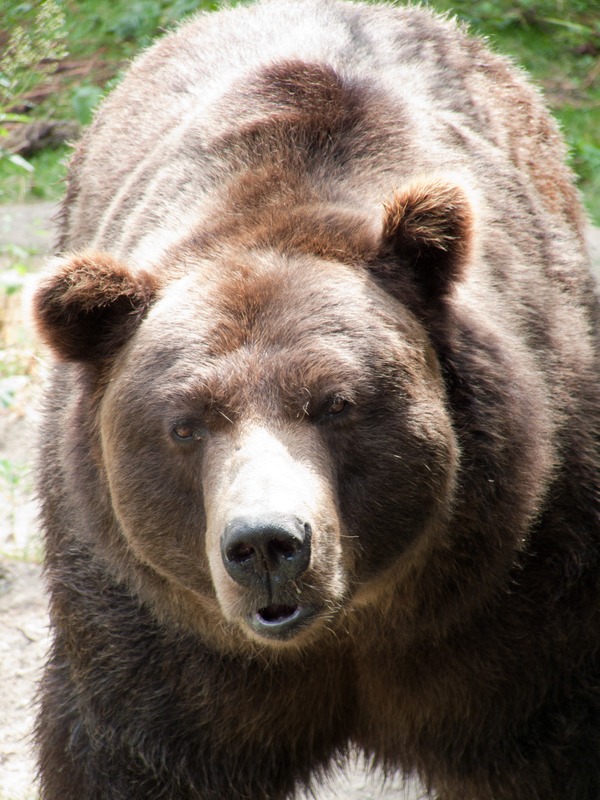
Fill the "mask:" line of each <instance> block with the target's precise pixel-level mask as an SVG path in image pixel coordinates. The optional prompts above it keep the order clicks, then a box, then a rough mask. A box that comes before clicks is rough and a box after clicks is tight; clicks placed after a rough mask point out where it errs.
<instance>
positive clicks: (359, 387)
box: [37, 249, 457, 646]
mask: <svg viewBox="0 0 600 800" xmlns="http://www.w3.org/2000/svg"><path fill="white" fill-rule="evenodd" d="M103 258H104V261H102V258H99V257H98V256H97V254H91V255H89V256H80V257H74V258H73V259H71V260H70V261H69V263H68V264H67V265H65V264H64V263H63V264H61V265H60V266H59V268H58V269H57V270H55V271H54V273H53V275H52V277H51V278H50V279H49V280H48V281H47V283H46V285H45V286H43V287H42V289H41V290H40V292H39V293H38V305H37V313H38V319H39V320H40V328H41V331H42V333H43V334H44V335H45V338H46V339H48V340H50V341H51V343H52V344H53V345H54V347H55V349H56V350H57V351H58V352H59V354H60V355H62V356H63V358H70V359H74V360H79V361H85V362H86V363H88V367H89V369H90V372H91V373H92V374H96V375H97V378H96V379H95V380H96V386H97V387H105V388H103V389H99V388H98V389H97V391H98V392H99V393H100V401H99V403H98V431H99V440H100V452H101V470H102V471H103V472H104V474H105V477H106V483H107V486H108V491H109V493H110V504H111V506H112V509H113V512H114V516H115V518H116V520H117V522H118V527H119V529H120V531H121V533H122V536H123V537H125V539H126V541H127V544H128V547H129V552H130V554H131V557H133V558H135V559H136V560H137V561H138V562H141V563H142V564H143V565H145V566H146V567H149V568H150V569H151V570H153V571H154V572H155V573H158V575H160V576H161V577H162V578H163V579H165V580H166V581H167V582H168V583H169V584H170V585H171V586H172V587H173V589H174V591H175V594H177V592H178V591H181V592H184V593H190V592H191V593H193V594H195V595H197V596H198V597H200V598H213V599H214V598H215V597H216V600H217V602H218V607H219V609H220V613H221V614H222V616H223V618H224V620H226V621H227V622H228V623H234V624H235V625H237V626H239V627H240V628H241V629H242V630H243V631H244V633H245V634H246V635H247V636H249V637H250V638H254V639H258V640H260V641H261V642H263V643H270V644H272V645H276V646H281V645H282V644H289V643H294V644H296V643H299V642H303V641H305V640H306V639H308V638H310V637H312V636H313V635H317V634H318V631H319V630H320V629H322V628H323V627H324V626H325V625H327V626H331V625H332V624H333V620H334V619H335V617H336V616H337V614H338V612H339V611H340V610H341V609H342V608H346V607H347V606H348V605H349V604H351V603H353V602H357V603H360V602H369V599H370V597H371V596H372V595H373V592H375V593H376V592H377V591H378V590H379V589H380V588H381V587H382V586H383V585H384V584H385V579H384V576H385V574H386V573H389V572H390V570H394V569H396V568H400V569H401V568H402V567H403V565H404V566H405V565H407V564H409V563H410V561H411V559H414V558H418V557H419V553H420V552H421V551H422V550H423V548H425V549H426V547H427V543H428V541H429V539H430V538H431V537H432V536H433V535H434V532H435V530H436V526H437V525H438V523H439V522H440V521H441V520H442V518H443V517H444V515H445V514H446V513H448V509H449V507H450V505H451V502H452V496H453V490H454V479H455V474H456V462H457V447H456V442H455V438H454V434H453V430H452V426H451V423H450V419H449V416H448V412H447V410H446V404H445V392H444V386H443V382H442V379H441V375H440V370H439V366H438V362H437V359H436V357H435V354H434V352H433V349H432V347H431V344H430V343H429V339H428V336H427V334H426V332H425V329H424V327H423V325H422V324H421V323H420V322H419V321H418V319H417V316H416V315H415V313H413V311H412V310H411V309H410V308H409V307H407V305H406V304H405V303H403V302H402V301H401V300H399V299H397V298H396V297H394V293H393V292H390V291H388V290H387V287H385V286H382V285H381V282H379V281H377V280H375V278H374V276H373V274H372V272H371V271H370V270H369V269H366V268H364V267H363V266H361V265H350V264H347V263H336V262H335V261H331V260H325V259H323V258H319V257H318V256H315V255H313V254H307V253H292V254H285V255H284V254H281V253H277V252H275V251H273V250H270V249H264V250H256V251H254V252H251V251H250V252H246V251H228V252H226V253H225V254H224V255H222V256H221V257H220V258H219V259H212V260H210V261H202V260H198V262H197V264H196V268H195V269H194V270H193V271H191V272H189V274H187V275H186V276H185V277H182V278H179V279H172V280H170V281H169V282H166V284H165V286H163V287H161V288H160V289H159V288H158V287H157V285H156V281H155V280H154V279H153V278H151V277H150V276H146V275H144V274H143V273H139V272H138V273H129V274H127V272H126V268H124V267H122V266H121V265H118V264H115V263H114V262H113V263H112V264H111V263H110V259H109V258H108V257H103ZM99 261H100V262H101V263H99ZM91 262H93V263H91ZM91 284H93V287H94V288H92V286H91ZM108 286H112V289H110V290H109V289H108V288H107V287H108ZM78 291H79V292H80V295H79V296H78V294H77V292H78ZM94 291H95V292H97V296H96V299H95V300H93V299H92V297H91V296H92V295H93V293H94ZM99 297H101V298H102V301H101V302H100V301H99V299H98V298H99ZM107 298H108V299H107ZM84 300H85V302H84ZM74 308H78V309H79V319H77V314H76V313H75V312H74ZM61 309H62V310H61ZM132 310H133V311H137V317H136V315H135V314H134V313H132ZM67 311H68V313H67ZM142 313H145V317H144V318H143V320H141V321H140V319H139V317H140V316H141V314H142ZM90 326H91V327H92V328H93V329H94V330H95V336H92V334H91V331H90V330H89V328H90ZM86 341H87V342H88V346H87V352H88V353H89V352H92V351H93V350H94V347H96V346H97V347H102V346H104V347H106V348H107V350H106V352H105V353H104V354H103V356H102V355H100V354H96V353H94V354H93V355H86V354H85V353H84V352H83V351H77V348H78V347H79V348H82V347H83V344H82V343H84V342H86ZM102 343H104V345H102ZM93 382H94V381H93V380H92V383H93Z"/></svg>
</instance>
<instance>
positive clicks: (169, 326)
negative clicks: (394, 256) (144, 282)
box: [151, 251, 412, 355]
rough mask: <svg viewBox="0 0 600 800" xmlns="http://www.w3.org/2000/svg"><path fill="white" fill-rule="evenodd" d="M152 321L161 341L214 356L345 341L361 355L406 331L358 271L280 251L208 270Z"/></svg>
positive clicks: (180, 285)
mask: <svg viewBox="0 0 600 800" xmlns="http://www.w3.org/2000/svg"><path fill="white" fill-rule="evenodd" d="M151 321H152V325H153V326H154V327H155V328H156V330H157V331H159V332H160V336H161V337H165V336H173V335H174V336H175V338H178V337H182V338H187V339H189V340H190V341H191V342H192V341H193V342H200V341H203V343H204V345H205V346H206V347H208V348H210V350H211V352H212V353H213V354H215V355H220V354H227V353H231V352H234V351H237V350H239V349H240V348H243V347H246V346H247V345H249V344H255V345H261V344H262V345H265V346H266V345H270V346H274V347H277V348H278V349H283V348H294V347H298V346H299V345H302V346H307V347H308V346H309V342H315V343H316V342H317V341H321V342H323V343H325V342H333V341H338V342H339V341H341V340H342V339H344V337H347V338H348V339H350V340H351V342H352V348H353V349H354V350H355V351H356V352H360V351H361V350H362V349H363V347H364V345H365V344H366V343H367V340H368V339H369V335H370V334H371V333H373V334H376V335H377V336H381V335H382V332H385V329H386V328H389V329H390V331H391V330H392V329H394V330H395V329H397V328H398V327H399V325H401V324H402V323H401V321H399V319H398V308H397V305H396V304H394V303H393V301H392V300H391V298H389V297H388V296H387V295H386V294H385V293H384V292H383V291H381V290H379V289H378V288H377V287H376V286H374V285H373V282H372V281H370V280H369V279H368V277H367V275H366V273H365V271H364V270H362V269H360V268H359V267H352V266H349V265H347V264H340V263H332V262H327V261H324V260H320V259H318V258H316V257H311V256H309V255H294V256H289V257H286V256H283V255H282V254H280V253H277V252H274V251H265V252H258V253H240V254H233V255H228V256H227V257H226V258H224V259H222V260H219V261H215V262H212V263H210V264H208V265H206V264H204V265H202V267H201V268H199V269H198V270H196V271H194V272H193V273H192V274H190V275H188V276H186V277H185V278H183V279H181V280H179V281H176V282H174V284H172V285H171V286H169V287H168V288H167V290H166V291H165V293H164V296H163V298H162V300H161V301H160V302H159V303H158V305H157V307H156V309H154V311H153V312H152V314H151ZM175 321H176V324H175V325H174V322H175ZM406 321H407V322H408V320H406ZM411 325H412V320H411ZM409 327H410V326H409Z"/></svg>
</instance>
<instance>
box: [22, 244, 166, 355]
mask: <svg viewBox="0 0 600 800" xmlns="http://www.w3.org/2000/svg"><path fill="white" fill-rule="evenodd" d="M157 288H158V287H157V281H156V279H155V278H154V277H153V276H152V275H149V274H148V273H146V272H142V271H139V272H138V271H133V270H131V269H130V268H129V267H128V266H126V265H124V264H121V263H120V262H118V261H116V259H114V258H113V257H112V256H111V255H109V254H108V253H101V252H96V251H93V250H88V251H84V252H81V253H76V254H74V255H72V256H67V257H65V258H57V259H54V260H53V261H52V262H51V263H50V264H49V266H48V269H47V271H46V274H45V275H44V276H43V277H42V279H41V281H40V284H39V286H38V288H37V290H36V292H35V295H34V298H33V315H34V320H35V322H36V326H37V330H38V333H39V336H40V338H41V339H42V340H43V341H44V342H45V343H46V344H48V345H49V346H50V347H51V348H52V349H53V350H54V352H55V354H56V355H57V356H58V357H59V358H62V359H63V360H66V361H82V362H95V361H101V360H103V359H106V358H109V357H110V356H111V355H113V354H114V353H115V352H116V351H117V350H118V348H119V347H120V346H121V345H122V344H124V343H125V341H126V340H127V339H128V338H129V336H130V335H131V334H132V333H133V331H134V329H135V328H136V327H137V325H138V323H139V321H140V320H141V318H142V317H143V315H144V314H145V312H146V311H147V309H148V308H149V306H150V305H151V303H152V301H153V299H154V297H155V294H156V291H157Z"/></svg>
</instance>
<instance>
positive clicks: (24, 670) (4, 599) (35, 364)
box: [0, 203, 600, 800]
mask: <svg viewBox="0 0 600 800" xmlns="http://www.w3.org/2000/svg"><path fill="white" fill-rule="evenodd" d="M53 212H54V208H53V206H52V205H51V204H49V203H39V204H35V205H17V206H10V207H8V206H6V207H0V280H1V283H0V292H1V294H0V800H33V798H35V797H36V791H35V783H34V777H33V776H34V758H33V755H32V753H31V748H30V743H29V734H30V731H31V727H32V724H33V719H34V705H33V698H34V695H35V685H36V681H37V679H38V676H39V673H40V669H41V665H42V663H43V660H44V654H45V652H46V649H47V647H48V627H47V626H48V618H47V603H46V598H45V595H44V586H43V579H42V575H41V566H40V560H41V549H42V548H41V543H40V538H39V529H38V526H37V522H36V506H35V500H34V497H33V489H32V484H33V482H32V476H31V467H32V461H33V454H34V452H35V430H36V426H37V407H38V403H39V394H40V386H41V384H42V381H43V373H44V358H43V356H40V354H39V352H38V351H37V350H36V347H35V345H34V343H33V342H32V339H31V333H30V327H29V325H28V320H27V312H26V308H27V305H28V294H29V290H30V287H31V284H32V282H33V281H34V279H35V278H34V275H35V269H36V268H37V267H38V266H39V265H40V263H41V262H42V260H43V256H44V254H45V253H47V252H48V250H49V249H50V248H51V243H52V232H51V231H52V222H51V218H52V215H53ZM589 244H590V251H591V252H592V257H593V260H594V269H595V272H596V275H597V276H598V278H599V279H600V230H598V229H590V232H589ZM22 251H26V252H22ZM23 262H25V263H26V266H27V267H28V269H29V270H30V273H29V275H28V276H26V277H25V278H23V277H21V276H19V275H18V272H15V270H14V266H15V264H17V265H18V264H19V263H23ZM13 279H14V283H15V284H18V285H19V286H20V290H19V291H18V292H16V293H14V294H11V293H10V292H9V291H7V289H6V287H10V286H11V285H12V282H13ZM3 289H4V290H3ZM2 290H3V291H2ZM16 298H18V302H17V301H16ZM2 359H4V362H3V361H2ZM7 359H8V360H9V361H10V362H11V363H12V362H14V363H15V364H16V366H14V367H10V365H7V363H6V361H7ZM9 367H10V368H9ZM418 796H419V791H418V788H417V787H416V786H415V785H414V784H411V785H407V786H406V787H402V785H401V784H400V783H398V782H392V783H389V784H387V785H384V781H383V777H382V775H381V774H380V773H378V772H376V773H375V774H373V775H368V774H367V772H366V771H365V770H364V769H362V768H361V767H360V766H357V767H356V768H354V769H352V770H350V771H349V772H347V773H346V774H345V775H340V776H338V777H337V778H336V779H335V780H334V781H332V783H331V785H327V786H322V787H321V788H320V789H319V790H318V792H317V795H316V798H315V800H334V798H344V799H345V800H375V798H378V799H379V800H387V799H388V798H390V799H391V798H405V800H415V799H416V798H417V797H418Z"/></svg>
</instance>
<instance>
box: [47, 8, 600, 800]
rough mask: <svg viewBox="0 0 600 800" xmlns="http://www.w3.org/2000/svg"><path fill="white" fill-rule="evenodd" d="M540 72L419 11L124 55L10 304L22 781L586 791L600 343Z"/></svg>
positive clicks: (594, 664) (190, 40) (164, 794)
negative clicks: (30, 586)
mask: <svg viewBox="0 0 600 800" xmlns="http://www.w3.org/2000/svg"><path fill="white" fill-rule="evenodd" d="M563 161H564V150H563V146H562V144H561V141H560V138H559V137H558V135H557V133H556V130H555V127H554V125H553V123H552V122H551V121H550V119H549V118H548V116H547V114H546V112H545V111H544V109H543V106H542V104H541V102H540V100H539V98H538V96H537V94H536V93H535V92H534V91H533V90H532V89H531V88H529V87H528V85H527V83H526V81H525V80H524V79H523V78H522V77H521V76H520V74H518V73H517V72H516V71H515V70H514V69H513V68H512V67H511V66H510V65H509V64H508V63H507V62H505V61H504V60H503V59H501V58H499V57H497V56H495V55H492V54H491V53H490V52H489V51H488V50H487V48H486V47H485V46H484V45H483V44H482V43H481V42H479V41H477V40H472V39H470V38H468V37H467V36H466V34H465V33H464V32H463V31H462V30H461V29H460V28H459V27H457V26H455V25H454V24H453V23H452V22H449V21H446V20H443V19H441V18H439V17H436V16H435V15H433V14H431V13H430V12H428V11H426V10H422V9H419V8H391V7H387V8H386V7H378V6H368V5H361V4H356V5H354V4H349V3H342V2H338V0H298V1H297V0H285V1H284V0H280V1H279V2H277V1H267V2H262V3H259V4H257V5H255V6H249V7H240V8H236V9H231V10H225V11H221V12H219V13H217V14H214V15H204V16H201V17H199V18H198V19H196V20H194V21H192V22H191V23H190V24H188V25H185V26H183V27H182V28H181V29H179V31H177V32H175V33H174V34H171V35H169V36H167V37H166V38H165V39H164V40H163V41H161V42H160V43H159V44H158V45H157V46H155V47H154V48H152V49H150V50H149V51H148V52H147V53H146V54H144V55H143V56H142V57H141V58H140V59H139V60H138V61H137V62H136V63H135V64H134V66H133V67H132V69H131V71H130V72H129V74H128V76H127V77H126V78H125V80H124V82H123V83H122V84H121V86H119V88H118V89H117V90H116V91H115V92H114V93H113V95H112V96H111V97H110V98H109V99H108V101H107V102H106V103H105V104H104V106H103V107H102V109H101V110H100V113H99V114H98V116H97V119H96V121H95V122H94V124H93V125H92V127H91V129H90V131H89V132H88V134H87V135H86V137H85V138H84V140H83V142H82V144H81V145H80V146H79V148H78V151H77V153H76V155H75V158H74V161H73V164H72V168H71V173H70V179H69V188H68V193H67V197H66V201H65V203H64V205H63V220H62V222H63V224H62V233H61V241H60V249H61V250H62V251H64V253H65V254H64V255H63V256H62V257H61V258H59V259H57V261H56V263H55V264H54V265H53V266H52V267H51V269H50V271H49V272H48V274H47V275H46V277H45V278H44V279H43V281H42V283H41V285H40V288H39V290H38V293H37V295H36V301H35V311H36V315H37V322H38V327H39V330H40V333H41V336H42V338H43V339H44V340H45V341H46V342H48V343H49V344H50V345H51V347H52V348H53V349H54V351H55V352H56V354H57V356H58V359H59V363H58V364H57V366H56V371H55V376H54V379H53V385H52V389H51V391H50V393H49V398H48V403H47V409H46V422H45V426H44V432H43V448H42V454H41V462H40V463H41V474H40V487H41V495H42V499H43V514H44V520H45V526H46V532H47V574H48V579H49V583H50V588H51V594H52V622H53V627H54V646H53V651H52V654H51V657H50V659H49V664H48V667H47V671H46V675H45V677H44V680H43V685H42V692H41V696H42V705H41V712H40V717H39V723H38V739H39V743H40V753H41V755H40V765H41V766H40V770H41V777H42V796H43V798H44V800H83V799H85V800H153V799H155V798H156V800H158V798H164V800H167V799H169V800H242V798H245V799H247V800H283V798H287V797H292V796H293V794H294V791H295V789H299V788H301V787H302V786H304V785H307V784H309V783H310V781H311V777H314V776H315V775H319V774H321V773H322V771H323V770H326V769H327V768H328V766H330V765H331V763H332V762H333V761H334V760H336V759H337V760H339V759H340V758H343V757H344V755H345V754H346V753H347V752H348V751H349V749H351V748H358V749H359V750H362V751H364V753H365V754H366V756H367V758H368V759H370V760H372V761H373V762H374V763H379V764H381V765H383V766H384V768H386V769H387V770H404V771H407V772H410V771H417V772H418V773H419V774H420V776H421V778H422V779H423V781H424V782H425V784H426V785H427V786H428V787H430V790H431V793H432V795H433V796H436V797H437V796H439V797H443V798H444V800H524V798H527V800H566V799H567V798H568V800H592V799H594V800H596V798H598V797H600V660H599V658H600V657H599V646H600V637H599V636H598V626H599V611H600V564H599V563H598V562H599V557H600V479H599V468H600V377H599V376H600V369H599V367H600V362H599V353H600V346H599V333H598V329H599V323H598V305H597V301H596V299H595V297H594V293H593V288H592V285H591V278H590V276H589V274H588V272H587V269H586V263H585V262H586V258H585V252H584V246H583V243H582V236H581V233H582V227H583V215H582V212H581V209H580V205H579V202H578V198H577V196H576V192H575V190H574V189H573V186H572V176H571V175H570V173H569V171H568V170H567V169H566V167H565V166H564V164H563Z"/></svg>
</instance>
